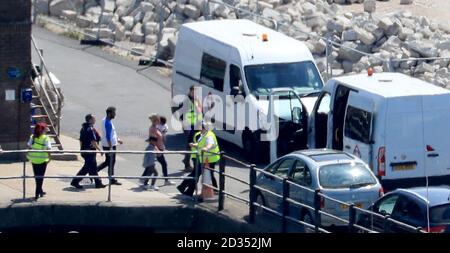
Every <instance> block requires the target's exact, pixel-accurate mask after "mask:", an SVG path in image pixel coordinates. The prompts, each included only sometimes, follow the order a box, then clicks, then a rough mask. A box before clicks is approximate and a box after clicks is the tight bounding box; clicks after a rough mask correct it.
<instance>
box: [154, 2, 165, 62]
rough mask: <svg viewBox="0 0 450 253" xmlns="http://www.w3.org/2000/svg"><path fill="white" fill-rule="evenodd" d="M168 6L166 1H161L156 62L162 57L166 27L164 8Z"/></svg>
mask: <svg viewBox="0 0 450 253" xmlns="http://www.w3.org/2000/svg"><path fill="white" fill-rule="evenodd" d="M165 4H166V1H165V0H161V4H160V5H159V11H158V13H159V15H158V16H159V29H158V34H157V40H158V43H156V55H155V62H156V60H158V59H159V57H160V55H161V40H162V30H163V27H164V17H163V10H164V6H165Z"/></svg>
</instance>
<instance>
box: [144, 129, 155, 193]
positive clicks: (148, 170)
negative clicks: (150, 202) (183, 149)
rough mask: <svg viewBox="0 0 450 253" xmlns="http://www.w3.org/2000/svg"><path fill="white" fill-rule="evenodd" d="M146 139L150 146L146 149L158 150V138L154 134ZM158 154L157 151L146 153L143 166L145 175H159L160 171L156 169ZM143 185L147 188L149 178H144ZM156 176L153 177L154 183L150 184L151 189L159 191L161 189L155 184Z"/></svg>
mask: <svg viewBox="0 0 450 253" xmlns="http://www.w3.org/2000/svg"><path fill="white" fill-rule="evenodd" d="M146 141H148V146H147V148H146V149H145V151H158V148H157V147H156V143H157V141H158V140H157V139H156V138H155V137H153V136H151V137H149V138H148V139H147V140H146ZM155 158H156V154H155V153H145V155H144V162H143V164H142V166H143V167H144V168H145V170H144V173H143V174H142V176H143V177H149V176H152V175H153V176H155V177H157V176H158V171H156V168H155V160H156V159H155ZM142 183H143V184H142V187H143V188H144V189H147V187H148V179H143V180H142ZM155 183H156V178H153V179H152V183H151V185H150V190H153V191H157V190H159V187H158V186H156V185H155Z"/></svg>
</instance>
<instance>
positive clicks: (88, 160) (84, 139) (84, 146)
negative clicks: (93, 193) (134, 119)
mask: <svg viewBox="0 0 450 253" xmlns="http://www.w3.org/2000/svg"><path fill="white" fill-rule="evenodd" d="M84 119H85V122H84V123H83V125H82V128H81V131H80V146H81V148H80V150H98V151H100V147H99V146H98V142H99V141H100V134H99V133H98V132H97V130H96V129H95V127H94V124H95V117H94V115H92V114H88V115H86V116H85V118H84ZM96 155H97V154H96V153H81V157H83V159H84V165H83V167H82V168H81V170H80V171H79V172H78V173H77V176H84V175H86V174H88V173H89V175H90V176H98V174H97V160H96ZM80 181H81V178H74V179H73V180H72V182H71V183H70V185H72V186H73V187H75V188H77V189H83V186H81V185H80ZM94 181H95V188H104V187H105V185H104V184H102V180H100V179H99V178H95V179H94Z"/></svg>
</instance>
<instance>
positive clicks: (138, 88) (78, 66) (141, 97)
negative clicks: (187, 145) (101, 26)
mask: <svg viewBox="0 0 450 253" xmlns="http://www.w3.org/2000/svg"><path fill="white" fill-rule="evenodd" d="M33 35H34V37H35V39H36V42H37V44H38V46H39V47H40V48H42V49H44V58H45V60H46V63H47V65H48V67H49V69H50V70H51V71H52V72H53V73H54V74H55V75H56V76H57V77H58V78H59V79H60V80H61V83H62V84H61V87H62V90H63V93H64V96H65V107H64V109H63V117H64V118H63V120H62V127H61V130H62V132H63V133H64V134H65V135H68V136H71V137H74V138H77V137H78V134H79V130H80V127H81V123H82V122H83V120H84V115H85V114H87V113H94V114H95V115H97V120H98V123H99V122H100V121H101V119H102V118H103V117H104V114H105V112H104V111H105V109H106V107H107V106H109V105H114V106H116V107H117V118H116V120H115V125H116V128H117V131H118V134H119V137H120V138H121V139H123V141H124V142H125V143H124V145H123V146H121V147H120V149H122V150H124V149H128V150H144V149H145V145H146V144H145V142H144V140H145V138H146V137H147V130H148V126H149V120H148V115H149V114H150V113H152V112H158V113H161V114H163V115H167V116H169V115H170V86H169V85H170V79H169V78H168V77H166V76H164V75H162V74H161V73H160V71H159V70H158V69H156V68H151V69H147V70H144V71H141V72H137V69H139V66H137V63H136V62H131V61H128V60H126V59H123V58H121V57H119V56H115V55H111V54H109V53H106V52H104V51H102V50H101V49H100V48H98V47H91V46H85V45H80V44H79V43H78V41H75V40H71V39H68V38H65V37H61V36H58V35H55V34H53V33H51V32H49V31H46V30H44V29H42V28H39V27H33ZM98 126H99V124H98ZM183 145H184V144H183V136H182V135H181V133H180V132H175V131H173V130H169V135H168V145H167V146H168V149H169V150H182V149H183ZM221 145H222V146H225V149H226V151H228V152H230V153H231V154H232V155H233V156H235V157H238V158H239V151H237V150H236V149H235V148H234V147H232V146H230V145H227V144H225V143H221ZM167 159H168V163H169V174H170V175H174V176H179V175H183V172H182V171H181V170H182V168H183V165H182V163H181V160H182V156H180V155H172V156H170V157H167ZM141 162H142V156H141V155H134V156H130V155H127V156H124V155H121V156H120V157H119V159H118V162H117V165H116V174H118V175H140V174H141V173H142V171H143V169H142V167H141ZM227 171H228V172H230V173H231V174H232V175H234V176H236V177H239V178H242V179H245V180H247V179H248V170H247V169H246V168H240V167H236V166H228V167H227ZM226 187H227V189H228V190H229V191H230V192H234V193H240V195H241V196H243V197H248V192H247V191H246V189H245V187H243V185H241V184H240V183H235V182H231V181H230V182H228V183H227V184H226ZM162 191H163V192H169V193H175V192H177V191H176V189H175V187H164V188H163V189H162Z"/></svg>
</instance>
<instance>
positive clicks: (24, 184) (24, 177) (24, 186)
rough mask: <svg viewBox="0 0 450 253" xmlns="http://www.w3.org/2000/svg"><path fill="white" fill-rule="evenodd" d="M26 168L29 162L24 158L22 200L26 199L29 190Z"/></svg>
mask: <svg viewBox="0 0 450 253" xmlns="http://www.w3.org/2000/svg"><path fill="white" fill-rule="evenodd" d="M26 167H27V160H26V158H24V160H23V173H22V192H23V195H22V198H24V199H25V197H26V190H27V186H26V173H27V170H26Z"/></svg>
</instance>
